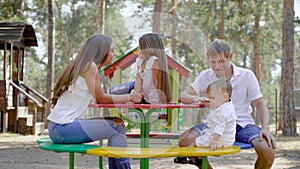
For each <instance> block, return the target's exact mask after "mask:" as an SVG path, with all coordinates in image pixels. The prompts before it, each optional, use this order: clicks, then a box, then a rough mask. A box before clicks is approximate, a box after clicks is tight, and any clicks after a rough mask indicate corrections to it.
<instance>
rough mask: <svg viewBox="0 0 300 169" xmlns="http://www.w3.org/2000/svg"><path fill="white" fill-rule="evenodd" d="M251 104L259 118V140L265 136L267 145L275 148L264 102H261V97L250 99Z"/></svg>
mask: <svg viewBox="0 0 300 169" xmlns="http://www.w3.org/2000/svg"><path fill="white" fill-rule="evenodd" d="M252 104H253V105H254V106H255V108H256V111H257V114H258V115H259V120H260V123H261V132H260V140H262V139H263V137H264V138H266V140H267V142H268V144H269V146H271V145H272V146H273V147H274V148H276V143H275V139H274V137H273V136H272V134H271V132H270V129H269V121H270V117H269V111H268V108H267V106H266V105H265V103H264V102H263V100H262V98H259V99H256V100H254V101H252Z"/></svg>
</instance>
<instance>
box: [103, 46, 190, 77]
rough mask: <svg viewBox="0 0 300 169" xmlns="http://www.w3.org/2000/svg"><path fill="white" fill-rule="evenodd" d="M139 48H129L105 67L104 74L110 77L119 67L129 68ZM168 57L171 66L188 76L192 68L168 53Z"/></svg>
mask: <svg viewBox="0 0 300 169" xmlns="http://www.w3.org/2000/svg"><path fill="white" fill-rule="evenodd" d="M137 48H138V47H135V48H133V49H131V50H129V51H128V52H126V53H125V54H124V55H122V56H120V57H118V59H116V60H115V61H114V62H113V63H112V64H111V65H109V66H106V67H105V68H104V75H105V76H108V77H109V78H112V77H113V76H114V72H115V70H117V69H118V68H120V69H121V70H124V69H126V68H128V67H129V66H130V65H132V64H133V63H134V62H135V60H136V58H137V56H138V54H137V53H138V52H137ZM167 58H168V66H169V68H171V69H174V70H176V71H177V72H179V74H180V75H182V76H184V77H186V78H188V76H189V73H190V72H191V70H190V69H188V68H187V67H185V66H184V65H183V64H181V63H179V62H178V61H176V60H175V59H174V58H172V57H171V56H170V55H169V54H167Z"/></svg>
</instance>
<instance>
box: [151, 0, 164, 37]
mask: <svg viewBox="0 0 300 169" xmlns="http://www.w3.org/2000/svg"><path fill="white" fill-rule="evenodd" d="M161 11H162V0H155V7H154V12H155V13H154V15H153V32H156V33H159V28H160V14H161Z"/></svg>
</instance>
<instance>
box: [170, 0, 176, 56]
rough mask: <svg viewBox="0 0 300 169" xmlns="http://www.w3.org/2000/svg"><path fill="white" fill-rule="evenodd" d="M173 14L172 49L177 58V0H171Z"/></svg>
mask: <svg viewBox="0 0 300 169" xmlns="http://www.w3.org/2000/svg"><path fill="white" fill-rule="evenodd" d="M171 7H172V9H171V14H172V28H171V29H172V40H171V50H172V55H173V56H174V57H175V58H176V18H175V15H176V0H172V1H171Z"/></svg>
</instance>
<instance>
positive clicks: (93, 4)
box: [0, 0, 300, 107]
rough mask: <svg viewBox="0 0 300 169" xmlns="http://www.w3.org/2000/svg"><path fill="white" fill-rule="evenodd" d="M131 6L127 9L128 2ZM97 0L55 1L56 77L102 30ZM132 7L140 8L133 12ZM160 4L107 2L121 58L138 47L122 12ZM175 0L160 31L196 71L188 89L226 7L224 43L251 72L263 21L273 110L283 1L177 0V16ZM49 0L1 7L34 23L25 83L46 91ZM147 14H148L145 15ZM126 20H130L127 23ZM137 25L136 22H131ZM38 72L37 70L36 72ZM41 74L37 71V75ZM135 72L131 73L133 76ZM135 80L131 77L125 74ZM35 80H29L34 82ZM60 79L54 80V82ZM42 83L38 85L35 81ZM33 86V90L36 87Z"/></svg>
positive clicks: (7, 1)
mask: <svg viewBox="0 0 300 169" xmlns="http://www.w3.org/2000/svg"><path fill="white" fill-rule="evenodd" d="M129 2H131V4H129V5H128V3H129ZM98 3H99V2H98V1H97V0H85V1H81V0H60V1H55V23H56V24H55V36H56V38H55V77H56V78H57V77H58V75H59V74H60V72H61V71H62V69H63V68H64V66H65V65H66V64H67V63H68V62H69V61H70V60H71V59H72V58H73V57H75V56H76V53H77V51H78V50H79V48H80V46H81V44H82V42H83V41H84V40H85V39H86V38H87V37H89V36H90V35H92V34H94V33H95V32H97V29H98V12H99V11H98V10H99V8H98ZM132 4H135V5H136V7H135V8H133V7H132V6H130V5H132ZM154 4H155V0H151V1H148V0H132V1H120V0H109V1H108V0H107V1H106V16H105V34H108V35H110V36H112V37H113V39H114V42H115V53H116V55H117V56H121V55H122V54H124V53H125V52H126V51H127V50H129V49H131V48H133V47H136V43H137V42H136V35H135V34H134V30H133V29H138V28H132V27H131V28H130V27H127V26H126V25H125V23H127V22H128V21H130V20H129V19H130V18H129V17H127V16H125V17H124V14H122V13H121V12H120V11H122V10H123V9H125V8H132V11H131V12H133V13H134V15H133V17H140V16H141V14H143V13H149V12H153V11H154ZM170 4H171V3H170V0H168V1H163V13H164V15H162V16H163V22H162V24H161V33H162V34H164V42H165V46H166V48H167V49H168V50H169V51H170V49H171V40H172V38H173V39H175V41H176V46H177V53H176V56H174V57H176V59H177V60H178V61H180V62H183V63H184V64H185V65H186V66H187V67H188V68H189V69H191V70H192V76H190V78H189V79H187V80H183V81H182V82H181V83H183V84H181V86H186V85H187V84H188V83H189V81H191V80H193V79H194V77H195V76H196V75H198V73H199V72H200V71H201V70H203V69H205V68H207V61H206V57H205V49H204V47H205V45H207V43H208V42H209V41H211V40H213V39H215V38H218V37H220V23H221V19H222V18H221V16H222V15H221V9H222V7H223V8H224V12H225V13H224V14H225V39H226V40H227V41H228V42H229V43H230V44H231V46H232V51H233V54H234V59H233V62H234V63H235V64H237V65H238V66H242V67H246V68H251V63H252V58H253V35H254V34H255V32H254V31H253V22H254V19H255V16H259V18H260V21H261V22H260V27H259V43H260V56H261V79H260V80H261V81H260V83H261V89H262V93H263V95H264V100H265V102H266V103H267V105H268V106H269V107H274V105H275V99H274V98H275V97H274V90H275V89H277V88H279V85H280V71H281V67H280V64H281V53H282V51H281V48H282V45H281V43H282V40H281V37H282V33H281V32H282V31H281V22H282V2H281V1H260V2H259V4H255V3H254V2H253V1H242V0H236V1H225V3H224V4H222V2H221V1H219V0H201V1H196V0H185V1H177V4H176V16H171V15H170V14H169V12H170V10H171V8H172V7H171V5H170ZM47 11H48V9H47V1H45V0H31V1H13V0H3V1H1V5H0V18H1V21H25V22H29V23H31V24H32V25H33V27H34V29H35V32H36V34H37V38H38V42H39V47H38V48H33V49H26V55H25V57H26V58H25V59H26V61H25V62H26V70H25V72H26V77H28V78H26V80H28V81H27V82H28V84H30V85H29V86H30V87H32V88H34V89H37V91H39V92H41V93H42V94H44V93H45V91H44V90H45V86H43V85H45V84H44V83H43V82H45V81H46V75H45V74H46V72H47V69H46V65H47V43H48V42H47V40H48V36H47V22H48V14H47ZM145 11H146V12H145ZM173 19H175V20H176V27H177V28H176V32H175V35H174V34H171V27H170V25H171V21H173ZM126 21H127V22H126ZM149 23H150V24H151V22H149V20H144V22H143V23H140V25H139V26H140V27H143V26H144V27H145V26H146V25H147V24H149ZM131 24H134V23H131ZM295 26H296V27H298V29H297V28H296V29H295V30H296V32H295V42H296V43H295V62H294V63H295V65H299V62H300V56H299V53H300V51H299V50H300V49H299V48H300V33H299V18H298V19H296V24H295ZM32 70H38V71H32ZM37 72H38V73H37ZM129 74H130V73H129ZM299 74H300V69H299V68H298V67H296V66H295V88H300V79H299V78H298V76H299ZM126 76H128V77H126V78H130V77H131V76H129V75H128V74H127V75H126ZM29 77H30V78H29ZM55 80H56V79H54V81H55ZM37 81H39V83H36V82H37ZM31 85H32V86H31Z"/></svg>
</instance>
